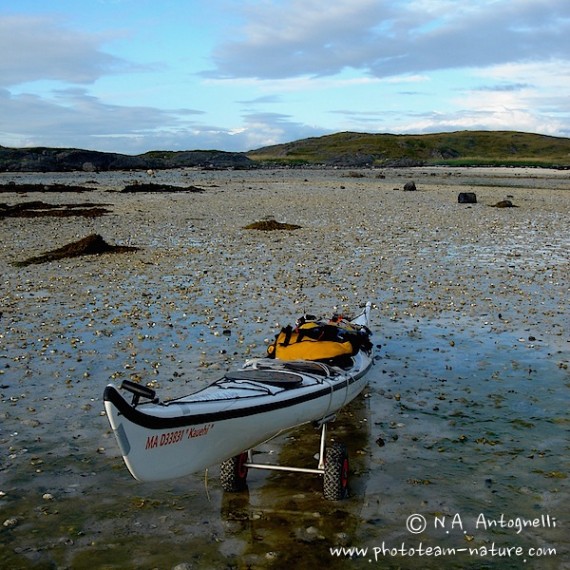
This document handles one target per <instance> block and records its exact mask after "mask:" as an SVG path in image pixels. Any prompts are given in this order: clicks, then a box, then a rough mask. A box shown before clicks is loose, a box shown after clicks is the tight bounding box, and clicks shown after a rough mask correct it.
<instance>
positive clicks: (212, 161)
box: [0, 131, 570, 172]
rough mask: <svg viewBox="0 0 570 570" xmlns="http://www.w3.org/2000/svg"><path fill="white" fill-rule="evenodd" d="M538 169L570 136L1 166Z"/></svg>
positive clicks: (62, 151)
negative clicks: (502, 167)
mask: <svg viewBox="0 0 570 570" xmlns="http://www.w3.org/2000/svg"><path fill="white" fill-rule="evenodd" d="M319 166H320V167H336V168H357V167H358V168H364V167H367V168H402V167H414V166H446V167H500V166H507V167H527V168H528V167H530V168H532V167H535V168H555V169H564V170H565V169H568V168H570V139H568V138H564V137H553V136H547V135H540V134H533V133H523V132H516V131H459V132H451V133H435V134H420V135H410V134H403V135H399V134H398V135H397V134H367V133H354V132H342V133H335V134H331V135H325V136H322V137H312V138H307V139H301V140H298V141H293V142H289V143H284V144H278V145H272V146H267V147H263V148H260V149H256V150H251V151H248V152H225V151H219V150H191V151H190V150H186V151H150V152H146V153H143V154H139V155H126V154H119V153H112V152H100V151H93V150H85V149H75V148H48V147H35V148H8V147H3V146H0V172H70V171H83V172H102V171H119V170H149V171H151V170H152V171H154V170H164V169H173V168H193V167H200V168H206V169H211V170H225V169H235V170H249V169H257V168H276V167H288V168H294V167H299V168H307V167H319Z"/></svg>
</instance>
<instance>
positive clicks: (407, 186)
mask: <svg viewBox="0 0 570 570" xmlns="http://www.w3.org/2000/svg"><path fill="white" fill-rule="evenodd" d="M404 190H405V191H406V192H413V191H415V190H417V188H416V183H415V182H413V181H412V182H406V183H405V184H404Z"/></svg>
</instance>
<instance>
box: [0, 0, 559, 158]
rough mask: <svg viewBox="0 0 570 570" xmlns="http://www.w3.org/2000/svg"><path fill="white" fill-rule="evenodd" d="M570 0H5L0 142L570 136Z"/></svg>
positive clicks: (159, 144) (253, 142)
mask: <svg viewBox="0 0 570 570" xmlns="http://www.w3.org/2000/svg"><path fill="white" fill-rule="evenodd" d="M569 94H570V0H161V1H160V2H157V1H156V0H81V2H79V1H78V0H51V1H50V2H46V1H45V0H18V1H10V0H0V145H4V146H18V147H19V146H59V147H81V148H88V149H95V150H104V151H116V152H124V153H128V154H135V153H140V152H145V151H147V150H153V149H168V150H182V149H211V148H216V149H221V150H234V151H243V150H250V149H254V148H259V147H261V146H265V145H269V144H275V143H280V142H287V141H291V140H296V139H300V138H305V137H309V136H320V135H324V134H329V133H333V132H338V131H358V132H391V133H427V132H440V131H454V130H465V129H471V130H475V129H486V130H491V129H493V130H495V129H504V130H519V131H527V132H535V133H543V134H549V135H555V136H564V137H568V136H570V122H569V119H570V96H569Z"/></svg>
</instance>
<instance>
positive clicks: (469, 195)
mask: <svg viewBox="0 0 570 570" xmlns="http://www.w3.org/2000/svg"><path fill="white" fill-rule="evenodd" d="M457 201H458V202H459V203H460V204H477V195H476V194H475V192H460V193H459V196H458V197H457Z"/></svg>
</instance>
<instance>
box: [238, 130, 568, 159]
mask: <svg viewBox="0 0 570 570" xmlns="http://www.w3.org/2000/svg"><path fill="white" fill-rule="evenodd" d="M247 156H248V157H249V158H250V159H252V160H253V161H255V162H257V163H279V164H291V165H295V164H298V165H302V164H326V165H337V166H412V165H448V166H449V165H453V166H475V165H489V166H497V165H516V166H544V167H547V166H548V167H570V139H568V138H561V137H551V136H546V135H537V134H531V133H521V132H514V131H459V132H453V133H437V134H425V135H392V134H366V133H351V132H345V133H337V134H333V135H327V136H323V137H317V138H309V139H303V140H299V141H295V142H291V143H286V144H280V145H274V146H268V147H265V148H260V149H258V150H254V151H251V152H248V153H247Z"/></svg>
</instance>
